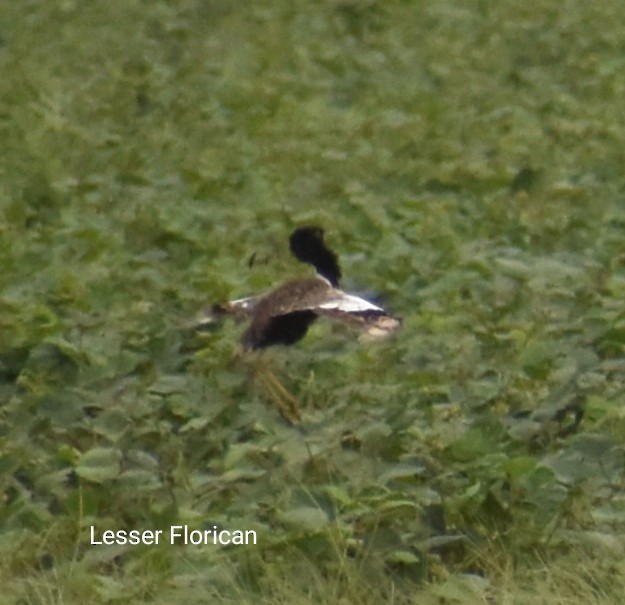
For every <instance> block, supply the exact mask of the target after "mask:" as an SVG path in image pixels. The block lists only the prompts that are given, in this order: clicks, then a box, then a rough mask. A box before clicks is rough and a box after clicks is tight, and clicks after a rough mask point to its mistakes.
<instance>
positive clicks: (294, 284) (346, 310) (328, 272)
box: [198, 226, 401, 350]
mask: <svg viewBox="0 0 625 605" xmlns="http://www.w3.org/2000/svg"><path fill="white" fill-rule="evenodd" d="M289 246H290V249H291V252H292V253H293V255H294V256H295V257H296V258H297V259H298V260H300V261H302V262H304V263H308V264H310V265H312V266H313V267H314V268H315V269H316V271H317V276H316V277H309V278H304V279H297V280H294V281H290V282H287V283H285V284H283V285H281V286H278V287H277V288H275V289H274V290H271V291H269V292H267V293H265V294H261V295H258V296H251V297H248V298H241V299H237V300H232V301H229V302H227V303H223V304H218V305H213V307H212V308H211V309H210V312H209V314H208V316H207V317H205V318H204V320H200V321H199V322H198V326H201V325H202V324H205V323H211V322H212V321H214V318H215V317H216V316H218V315H223V314H231V315H234V316H235V317H239V318H249V319H250V320H251V321H250V325H249V326H248V328H247V329H246V330H245V332H244V333H243V336H242V338H241V342H242V344H243V347H244V348H245V349H247V350H251V349H262V348H265V347H269V346H272V345H277V344H282V345H290V344H294V343H296V342H297V341H299V340H300V339H302V338H303V337H304V335H305V334H306V332H307V331H308V328H309V327H310V325H311V324H312V323H313V322H314V321H315V320H316V319H317V318H318V317H323V316H325V317H330V318H332V319H335V320H339V321H342V322H344V323H347V324H350V325H352V326H354V327H355V328H357V329H359V330H360V331H361V332H362V333H363V334H364V335H366V336H368V337H371V338H380V337H384V336H387V335H389V334H392V333H393V332H395V331H397V330H398V329H399V327H400V326H401V320H400V319H399V318H398V317H395V316H393V315H391V314H389V313H387V312H386V311H385V310H384V309H382V308H381V307H378V306H377V305H374V304H373V303H371V302H369V301H367V300H365V299H363V298H360V297H358V296H354V295H352V294H347V293H346V292H343V291H342V290H340V289H339V288H338V286H339V280H340V278H341V270H340V267H339V263H338V258H337V256H336V254H335V253H334V252H333V251H332V250H330V249H329V248H328V247H327V246H326V245H325V242H324V232H323V229H321V228H320V227H314V226H313V227H300V228H298V229H296V230H295V231H293V233H292V234H291V237H290V239H289Z"/></svg>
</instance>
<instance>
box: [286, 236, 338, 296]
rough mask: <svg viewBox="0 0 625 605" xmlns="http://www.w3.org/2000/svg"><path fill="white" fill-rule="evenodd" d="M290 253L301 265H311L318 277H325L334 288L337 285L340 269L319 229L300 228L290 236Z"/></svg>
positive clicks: (334, 255)
mask: <svg viewBox="0 0 625 605" xmlns="http://www.w3.org/2000/svg"><path fill="white" fill-rule="evenodd" d="M289 244H290V248H291V252H292V253H293V255H294V256H295V257H296V258H297V259H298V260H300V261H302V262H303V263H307V264H309V265H312V266H313V267H314V268H315V269H316V271H317V273H319V275H321V276H323V277H325V278H326V279H327V280H328V281H329V282H330V283H331V284H332V286H334V287H337V286H338V285H339V280H340V279H341V269H340V268H339V261H338V258H337V256H336V254H335V253H334V252H332V250H330V249H329V248H327V247H326V245H325V243H324V241H323V229H321V228H320V227H300V228H299V229H296V230H295V231H293V233H292V234H291V238H290V240H289Z"/></svg>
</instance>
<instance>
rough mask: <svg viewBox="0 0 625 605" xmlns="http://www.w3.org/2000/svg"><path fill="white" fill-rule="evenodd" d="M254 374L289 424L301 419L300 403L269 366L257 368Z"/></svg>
mask: <svg viewBox="0 0 625 605" xmlns="http://www.w3.org/2000/svg"><path fill="white" fill-rule="evenodd" d="M254 376H255V378H256V380H257V381H258V382H259V383H260V384H261V386H262V387H263V388H264V390H265V392H266V393H267V394H268V396H269V398H270V399H271V401H272V402H273V404H274V405H275V406H276V407H277V408H278V411H279V412H280V415H281V416H282V417H283V418H284V419H285V420H287V421H288V422H290V423H291V424H297V423H298V422H299V421H300V420H301V415H300V412H299V408H300V403H299V401H298V400H297V398H296V397H295V396H294V395H293V394H292V393H291V392H290V391H289V390H288V389H287V388H286V387H285V386H284V385H283V384H282V382H281V381H280V380H279V379H278V378H277V376H276V375H275V374H274V373H273V372H272V371H271V370H270V369H269V368H267V367H262V368H257V369H256V371H255V372H254Z"/></svg>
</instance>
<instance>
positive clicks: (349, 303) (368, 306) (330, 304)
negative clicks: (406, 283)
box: [316, 291, 384, 313]
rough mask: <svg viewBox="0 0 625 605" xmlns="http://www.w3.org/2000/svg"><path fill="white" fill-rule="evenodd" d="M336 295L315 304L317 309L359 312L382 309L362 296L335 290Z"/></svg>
mask: <svg viewBox="0 0 625 605" xmlns="http://www.w3.org/2000/svg"><path fill="white" fill-rule="evenodd" d="M336 294H337V296H336V297H334V298H332V299H330V300H328V301H326V302H323V303H321V304H319V305H316V307H317V308H319V309H326V310H328V311H330V310H335V311H343V312H344V313H359V312H362V311H382V312H384V309H381V308H380V307H377V306H376V305H374V304H373V303H370V302H369V301H368V300H365V299H364V298H360V297H359V296H353V295H352V294H345V292H340V291H337V292H336Z"/></svg>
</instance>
